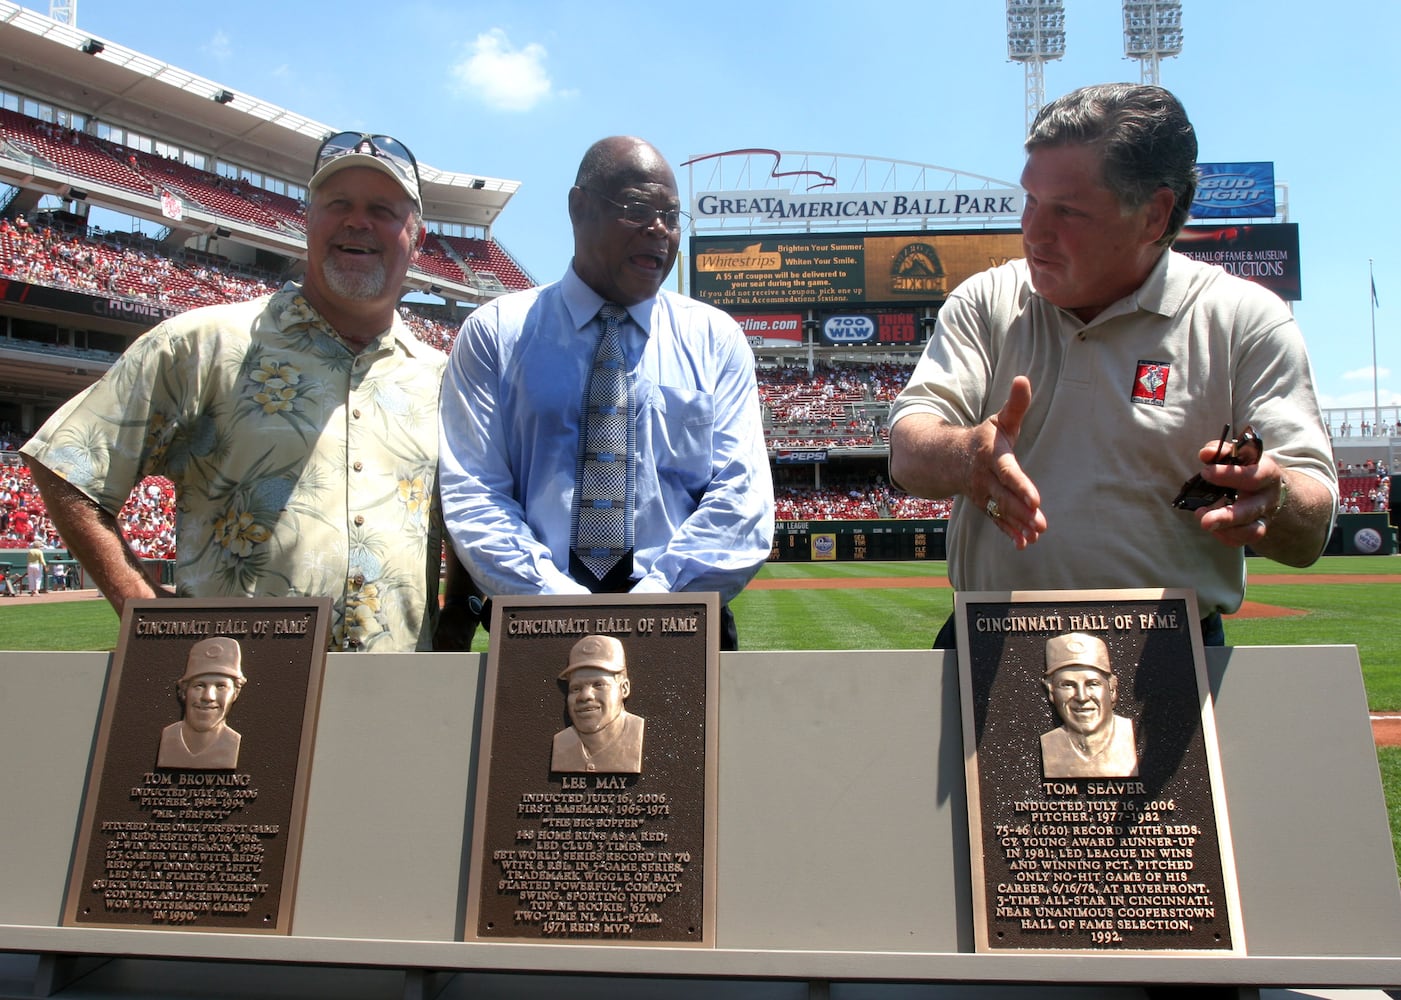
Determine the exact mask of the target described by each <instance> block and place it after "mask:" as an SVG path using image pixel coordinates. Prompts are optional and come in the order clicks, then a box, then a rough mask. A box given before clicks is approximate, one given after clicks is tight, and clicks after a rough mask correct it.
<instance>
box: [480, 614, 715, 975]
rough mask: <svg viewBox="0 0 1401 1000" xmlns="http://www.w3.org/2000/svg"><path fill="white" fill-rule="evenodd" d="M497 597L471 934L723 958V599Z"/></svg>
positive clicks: (484, 726) (492, 938) (484, 725)
mask: <svg viewBox="0 0 1401 1000" xmlns="http://www.w3.org/2000/svg"><path fill="white" fill-rule="evenodd" d="M492 604H493V609H492V622H491V649H490V653H489V655H488V658H487V671H486V693H485V696H484V700H483V706H484V707H483V717H482V737H481V747H480V752H479V755H478V760H479V761H480V765H479V772H478V778H477V793H476V794H477V797H476V814H475V815H476V820H475V822H474V824H473V827H472V860H471V871H470V875H469V889H468V904H467V918H466V938H467V940H469V941H471V940H476V941H503V940H526V941H550V942H583V943H588V944H608V943H618V944H667V945H697V946H704V947H714V939H715V933H714V921H715V904H714V900H715V864H714V856H715V851H714V844H715V795H716V788H715V760H716V753H715V746H716V743H715V740H716V728H715V713H716V710H717V706H718V699H717V696H716V684H717V676H718V667H719V659H718V657H719V598H718V596H717V595H715V594H647V595H637V596H631V595H608V596H585V597H518V598H496V599H494V600H493V602H492Z"/></svg>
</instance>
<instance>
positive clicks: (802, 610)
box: [0, 556, 1401, 857]
mask: <svg viewBox="0 0 1401 1000" xmlns="http://www.w3.org/2000/svg"><path fill="white" fill-rule="evenodd" d="M1313 573H1327V574H1339V575H1346V576H1357V577H1359V580H1358V582H1357V583H1345V582H1336V583H1323V584H1319V583H1299V584H1285V583H1261V584H1253V585H1251V586H1250V588H1249V592H1248V597H1249V599H1250V600H1251V601H1253V602H1258V603H1262V604H1269V605H1275V606H1277V607H1282V608H1288V609H1291V610H1292V611H1296V612H1298V613H1297V614H1291V615H1287V616H1284V617H1276V618H1233V619H1228V621H1227V624H1226V636H1227V641H1228V642H1229V643H1230V644H1231V645H1234V646H1276V645H1285V646H1290V645H1329V644H1334V643H1341V644H1351V645H1356V646H1357V648H1358V654H1359V658H1360V660H1361V662H1362V677H1363V683H1364V684H1365V686H1366V690H1367V701H1368V705H1369V707H1370V708H1371V709H1372V710H1373V711H1401V629H1398V628H1397V625H1396V622H1397V618H1398V609H1401V556H1376V557H1361V556H1351V557H1349V556H1333V557H1328V558H1324V559H1321V560H1319V561H1318V563H1317V564H1315V565H1314V566H1312V567H1310V568H1309V569H1307V570H1294V569H1290V568H1289V567H1287V566H1280V565H1278V564H1277V563H1270V562H1265V561H1263V560H1252V561H1251V563H1250V574H1251V576H1252V577H1254V576H1265V575H1270V576H1274V575H1286V574H1287V575H1303V574H1313ZM1375 574H1389V575H1395V576H1396V577H1397V579H1395V580H1388V581H1385V582H1380V583H1378V582H1375V581H1370V580H1365V579H1361V578H1362V577H1366V576H1370V575H1375ZM759 576H760V579H775V580H782V579H789V580H798V579H806V580H819V579H846V580H850V581H851V582H852V584H853V586H851V587H838V588H833V589H811V590H760V589H753V588H751V589H749V590H746V591H745V592H744V593H743V594H741V595H740V596H739V597H738V598H737V599H736V600H735V601H734V604H733V607H734V611H735V615H736V617H737V618H738V620H739V625H740V642H741V645H742V646H743V648H744V649H747V650H764V649H928V648H929V646H930V644H931V642H932V641H933V638H934V633H935V632H936V631H938V628H939V626H940V625H941V624H942V623H943V620H944V619H945V618H946V617H947V616H948V614H949V612H950V611H951V610H952V608H953V591H951V590H949V589H947V588H932V587H908V588H898V587H897V588H863V587H861V586H859V584H860V581H861V580H862V579H863V578H872V577H924V578H931V579H934V580H943V579H944V578H945V567H944V564H943V563H913V562H892V563H877V562H872V563H771V564H769V565H767V566H765V567H764V569H763V570H762V571H761V573H760V574H759ZM117 625H118V622H117V617H116V615H115V614H113V613H112V611H111V609H110V608H109V607H108V606H107V603H106V602H105V601H99V600H93V601H80V602H76V603H66V604H37V605H20V604H18V603H17V602H5V601H2V600H0V649H7V650H17V649H44V650H108V649H112V648H114V647H115V645H116V642H117ZM486 642H487V637H486V635H485V634H484V633H478V636H477V641H476V643H475V644H474V645H473V648H474V649H476V650H478V651H484V650H485V649H486ZM1378 759H1379V763H1380V768H1381V773H1382V782H1383V785H1384V787H1385V790H1386V799H1387V809H1388V813H1389V814H1390V817H1391V832H1392V839H1393V842H1394V843H1395V845H1396V849H1397V856H1398V857H1401V748H1397V749H1383V750H1381V751H1380V752H1379V754H1378Z"/></svg>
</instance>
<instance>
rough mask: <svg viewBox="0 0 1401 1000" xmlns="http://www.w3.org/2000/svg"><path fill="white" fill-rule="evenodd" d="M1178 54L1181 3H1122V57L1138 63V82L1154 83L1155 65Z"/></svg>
mask: <svg viewBox="0 0 1401 1000" xmlns="http://www.w3.org/2000/svg"><path fill="white" fill-rule="evenodd" d="M1181 54H1182V3H1181V0H1124V56H1125V57H1126V58H1128V59H1137V60H1138V80H1139V82H1140V83H1151V84H1154V85H1156V84H1157V83H1158V63H1159V62H1160V61H1161V60H1162V59H1163V57H1165V56H1176V55H1181Z"/></svg>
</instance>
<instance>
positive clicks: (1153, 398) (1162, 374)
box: [1130, 361, 1172, 406]
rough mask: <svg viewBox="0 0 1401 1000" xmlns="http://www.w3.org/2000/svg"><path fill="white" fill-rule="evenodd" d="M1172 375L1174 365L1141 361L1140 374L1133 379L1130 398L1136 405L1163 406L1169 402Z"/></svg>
mask: <svg viewBox="0 0 1401 1000" xmlns="http://www.w3.org/2000/svg"><path fill="white" fill-rule="evenodd" d="M1171 374H1172V365H1169V364H1166V363H1164V362H1162V361H1140V362H1139V363H1138V372H1137V374H1135V375H1134V377H1133V394H1132V395H1131V396H1130V398H1131V399H1132V400H1133V401H1134V402H1135V403H1144V404H1146V405H1148V406H1162V405H1164V404H1165V403H1166V402H1167V384H1168V376H1169V375H1171Z"/></svg>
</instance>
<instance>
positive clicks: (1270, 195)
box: [1191, 162, 1275, 219]
mask: <svg viewBox="0 0 1401 1000" xmlns="http://www.w3.org/2000/svg"><path fill="white" fill-rule="evenodd" d="M1197 174H1198V180H1197V196H1196V198H1195V199H1193V201H1192V216H1191V217H1192V218H1194V219H1270V218H1273V217H1274V214H1275V165H1274V164H1273V163H1269V162H1265V163H1198V164H1197Z"/></svg>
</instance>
